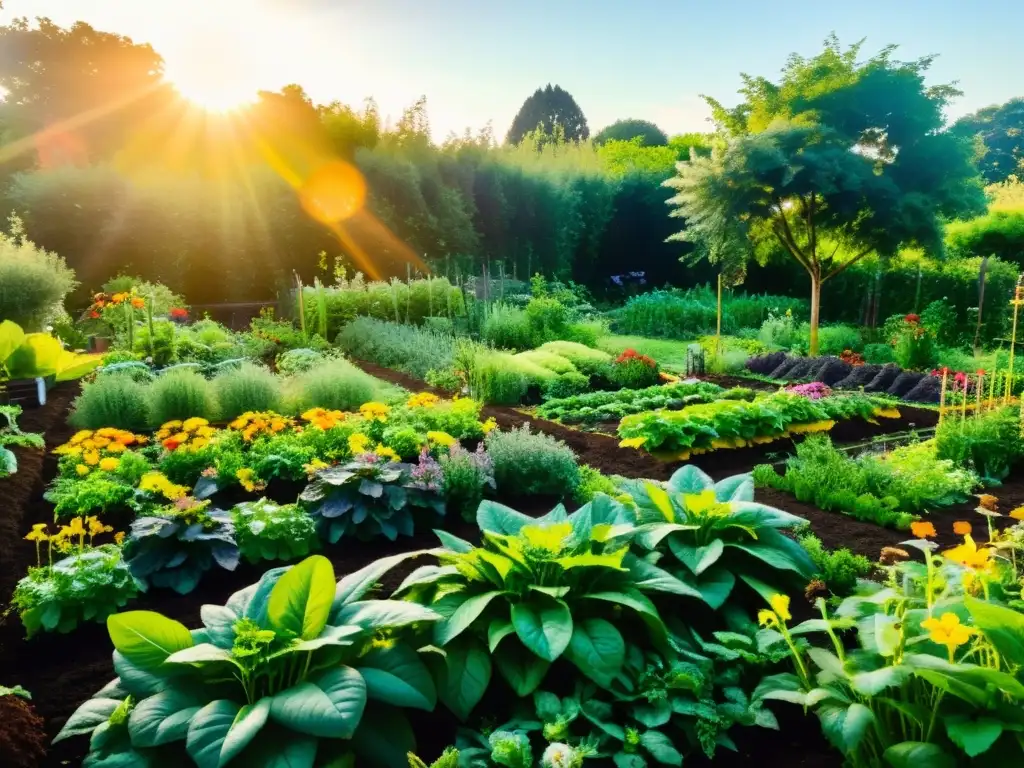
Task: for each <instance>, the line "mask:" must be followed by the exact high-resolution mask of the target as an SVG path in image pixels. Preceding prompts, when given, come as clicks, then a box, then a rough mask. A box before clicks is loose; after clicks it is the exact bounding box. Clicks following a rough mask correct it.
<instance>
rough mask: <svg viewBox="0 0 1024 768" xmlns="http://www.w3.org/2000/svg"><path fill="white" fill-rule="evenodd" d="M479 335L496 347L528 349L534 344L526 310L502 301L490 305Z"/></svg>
mask: <svg viewBox="0 0 1024 768" xmlns="http://www.w3.org/2000/svg"><path fill="white" fill-rule="evenodd" d="M480 335H481V337H482V338H483V340H484V341H486V342H487V343H488V344H490V345H491V346H493V347H496V348H498V349H529V348H530V347H533V346H536V345H535V344H534V343H533V341H534V337H533V330H532V328H531V326H530V319H529V317H527V314H526V311H525V310H523V309H520V308H519V307H513V306H509V305H508V304H503V303H502V302H495V303H494V304H492V305H491V307H490V309H489V311H488V315H487V319H485V320H484V324H483V327H482V328H481V330H480Z"/></svg>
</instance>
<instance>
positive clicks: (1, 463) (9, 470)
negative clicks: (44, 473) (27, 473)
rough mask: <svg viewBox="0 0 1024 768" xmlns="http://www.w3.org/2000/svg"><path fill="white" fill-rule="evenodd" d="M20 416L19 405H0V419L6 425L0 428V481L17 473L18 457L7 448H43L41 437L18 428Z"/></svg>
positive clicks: (44, 444) (43, 443)
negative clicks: (15, 446)
mask: <svg viewBox="0 0 1024 768" xmlns="http://www.w3.org/2000/svg"><path fill="white" fill-rule="evenodd" d="M20 415H21V406H20V405H0V417H3V418H4V420H5V421H6V422H7V424H6V425H5V426H3V427H0V479H2V478H4V477H7V476H8V475H13V474H14V473H15V472H17V471H18V457H17V456H16V455H15V454H14V451H12V450H11V449H10V448H8V447H7V446H9V445H17V446H21V447H23V448H43V447H45V446H46V442H45V441H44V440H43V436H42V435H39V434H36V433H35V432H22V431H21V429H20V428H19V427H18V417H19V416H20Z"/></svg>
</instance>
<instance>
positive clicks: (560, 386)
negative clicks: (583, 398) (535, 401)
mask: <svg viewBox="0 0 1024 768" xmlns="http://www.w3.org/2000/svg"><path fill="white" fill-rule="evenodd" d="M588 389H590V378H589V377H587V376H584V375H583V374H582V373H575V372H573V371H569V372H568V373H562V374H559V376H558V378H557V379H555V380H554V381H549V382H548V383H547V384H545V385H544V399H545V400H549V401H550V400H553V399H558V398H564V397H572V396H573V395H578V394H580V393H583V392H586V391H587V390H588Z"/></svg>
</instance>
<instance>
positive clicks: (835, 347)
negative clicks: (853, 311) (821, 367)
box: [818, 325, 863, 355]
mask: <svg viewBox="0 0 1024 768" xmlns="http://www.w3.org/2000/svg"><path fill="white" fill-rule="evenodd" d="M862 345H863V342H862V341H861V335H860V331H859V330H858V329H857V328H855V327H853V326H852V325H823V326H821V327H820V328H819V329H818V353H819V354H822V355H841V354H842V353H843V352H844V351H845V350H847V349H851V350H859V349H860V348H861V346H862Z"/></svg>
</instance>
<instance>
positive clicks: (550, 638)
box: [512, 598, 572, 661]
mask: <svg viewBox="0 0 1024 768" xmlns="http://www.w3.org/2000/svg"><path fill="white" fill-rule="evenodd" d="M512 625H513V626H514V627H515V628H516V634H517V635H518V636H519V639H520V640H522V641H523V645H525V646H526V647H527V648H528V649H529V650H531V651H533V653H535V654H537V655H538V656H540V657H541V658H542V659H544V660H545V661H554V660H555V659H557V658H558V657H559V656H561V655H562V653H563V652H564V651H565V649H566V647H567V646H568V645H569V641H570V640H571V639H572V612H571V611H570V610H569V606H567V605H566V604H565V603H564V602H563V601H561V600H550V599H543V598H541V599H531V600H529V601H524V602H520V603H516V604H514V605H513V606H512Z"/></svg>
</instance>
